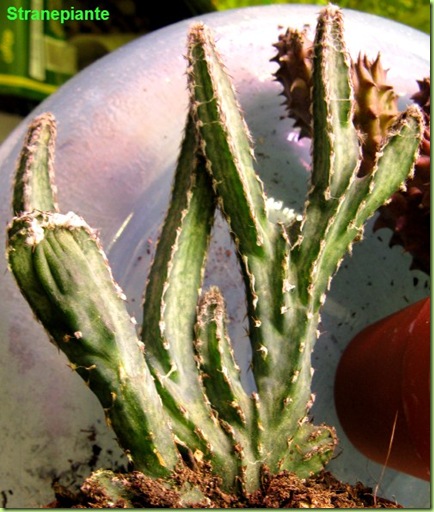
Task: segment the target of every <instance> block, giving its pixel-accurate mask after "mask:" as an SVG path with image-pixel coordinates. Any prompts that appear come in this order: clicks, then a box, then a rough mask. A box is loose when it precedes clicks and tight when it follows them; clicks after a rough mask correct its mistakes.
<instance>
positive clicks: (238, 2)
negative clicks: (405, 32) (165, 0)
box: [214, 0, 430, 34]
mask: <svg viewBox="0 0 434 512" xmlns="http://www.w3.org/2000/svg"><path fill="white" fill-rule="evenodd" d="M328 3H330V2H328V0H316V1H312V0H295V1H291V0H214V4H215V6H216V7H217V9H218V10H224V9H234V8H237V7H248V6H252V5H272V4H316V5H327V4H328ZM333 3H334V4H336V5H339V7H342V8H347V9H355V10H358V11H364V12H368V13H371V14H376V15H378V16H384V17H385V18H390V19H392V20H395V21H398V22H400V23H404V24H405V25H410V26H411V27H413V28H416V29H418V30H422V31H423V32H427V33H428V34H429V33H430V4H429V2H427V1H426V0H394V1H393V2H392V1H391V0H362V1H360V0H335V1H334V2H333Z"/></svg>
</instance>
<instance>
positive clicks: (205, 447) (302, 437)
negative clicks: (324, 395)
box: [7, 6, 423, 494]
mask: <svg viewBox="0 0 434 512" xmlns="http://www.w3.org/2000/svg"><path fill="white" fill-rule="evenodd" d="M312 55H313V60H312V69H313V71H312V84H311V85H312V88H313V89H312V99H313V106H312V119H313V124H312V126H311V133H312V144H313V146H312V156H313V161H312V174H311V184H310V187H309V191H308V195H307V200H306V205H305V211H304V214H303V216H302V220H301V221H300V218H298V217H297V218H294V219H293V220H292V221H288V222H287V223H281V222H273V221H272V220H271V219H270V217H269V215H268V212H267V207H266V199H265V195H264V191H263V185H262V183H261V181H260V179H259V178H258V176H257V174H256V172H255V169H254V166H255V159H254V155H253V149H252V141H251V137H250V135H249V132H248V129H247V127H246V125H245V122H244V119H243V117H242V114H241V112H240V109H239V106H238V104H237V101H236V97H235V94H234V91H233V88H232V85H231V82H230V80H229V78H228V76H227V75H226V73H225V70H224V67H223V65H222V63H221V61H220V58H219V56H218V54H217V51H216V48H215V46H214V43H213V40H212V36H211V34H210V32H209V30H208V29H207V28H206V27H205V26H203V25H202V24H195V25H193V26H192V27H191V30H190V32H189V35H188V56H187V58H188V68H187V76H188V87H189V94H190V107H189V112H188V116H187V122H186V128H185V133H184V139H183V142H182V147H181V152H180V157H179V160H178V165H177V168H176V172H175V177H174V183H173V189H172V197H171V202H170V206H169V208H168V212H167V216H166V219H165V222H164V225H163V228H162V232H161V236H160V240H159V243H158V246H157V249H156V254H155V259H154V262H153V264H152V267H151V269H150V272H149V275H148V279H147V284H146V291H145V295H144V306H143V324H142V329H141V338H140V337H139V336H138V335H137V331H136V326H135V325H134V322H133V321H132V319H131V318H130V316H129V314H128V312H127V308H126V305H125V296H124V294H123V292H122V291H121V289H120V288H119V286H118V285H117V284H116V283H115V282H114V280H113V278H112V275H111V271H110V268H109V265H108V261H107V258H106V257H105V255H104V252H103V250H102V248H101V245H100V243H99V241H98V238H97V235H96V233H95V231H93V230H92V229H91V228H90V227H89V226H88V225H87V224H86V222H85V221H84V220H83V219H82V218H80V217H79V216H77V215H75V214H74V213H67V214H61V213H59V211H58V207H57V204H56V200H55V186H54V183H53V176H54V170H53V158H54V138H55V122H54V119H53V118H52V116H51V115H50V114H44V115H41V116H40V117H38V118H36V119H35V120H34V121H33V123H32V124H31V126H30V128H29V135H28V138H27V140H26V142H25V145H24V149H23V151H22V154H21V157H20V161H19V164H18V168H17V173H16V180H15V187H14V198H13V209H14V215H15V217H14V218H13V220H12V222H11V224H10V225H9V227H8V247H7V257H8V260H9V265H10V268H11V270H12V272H13V274H14V276H15V278H16V281H17V283H18V285H19V287H20V289H21V291H22V293H23V295H24V296H25V297H26V299H27V300H28V302H29V304H30V306H31V307H32V309H33V311H34V313H35V314H36V316H37V318H38V319H39V320H40V321H41V322H42V324H43V325H44V327H45V329H46V330H47V331H48V334H49V336H50V338H51V339H52V341H53V343H54V344H55V345H56V346H57V347H59V348H60V349H61V350H62V351H63V352H64V353H65V354H66V356H67V357H68V359H69V361H70V366H71V368H72V369H74V370H75V371H76V372H77V373H78V374H79V375H80V376H81V377H82V378H83V379H84V380H85V382H86V384H87V385H88V386H89V387H90V389H91V390H92V391H93V392H94V393H95V394H96V395H97V397H98V399H99V400H100V402H101V404H102V406H103V408H104V412H105V414H106V418H107V422H108V424H109V425H111V426H112V427H113V429H114V431H115V433H116V435H117V438H118V440H119V443H120V445H121V446H122V447H123V449H124V450H125V452H126V453H127V455H128V457H129V459H130V460H131V462H132V464H133V465H134V468H135V469H136V470H138V471H141V472H143V473H144V474H145V475H148V476H150V477H153V478H158V477H162V478H165V479H166V480H167V481H170V476H171V474H173V472H174V471H175V470H176V468H177V467H180V466H182V465H186V466H188V467H189V468H190V469H193V470H194V469H195V468H200V467H202V466H203V465H206V466H207V467H208V468H210V471H211V472H212V473H213V474H215V475H217V476H219V478H220V479H221V482H222V488H223V489H225V490H227V491H230V492H237V493H240V494H243V493H250V492H252V491H254V490H255V489H257V488H258V487H259V486H260V483H261V477H262V474H263V472H264V471H265V470H266V471H267V472H271V473H278V472H279V471H282V470H288V471H291V472H295V473H296V474H298V475H299V476H301V477H307V476H309V475H312V474H314V473H316V472H319V471H320V470H321V469H322V468H323V467H324V465H325V464H326V463H327V461H328V460H329V459H330V458H331V456H332V454H333V450H334V448H335V445H336V442H337V440H336V436H335V433H334V430H333V428H332V427H328V426H325V425H321V426H315V425H313V424H312V422H311V421H310V419H309V417H308V414H309V409H310V407H311V405H312V403H313V399H314V397H313V396H312V394H311V380H312V367H311V353H312V350H313V346H314V343H315V341H316V340H317V338H318V335H319V334H318V333H319V331H318V324H319V321H320V309H321V306H322V304H323V303H324V301H325V294H326V292H327V290H328V288H329V286H330V281H331V279H332V276H333V275H334V273H335V272H336V270H337V269H338V267H339V264H340V262H341V261H342V258H343V257H344V255H345V254H346V252H347V251H349V250H350V249H351V245H352V243H353V241H354V240H359V239H361V237H362V233H363V226H364V223H365V221H366V220H367V219H368V218H369V217H370V216H371V215H372V214H373V213H374V212H375V211H376V210H377V209H378V208H379V207H380V206H381V205H382V204H383V203H384V202H385V201H386V200H388V198H389V197H390V196H391V195H392V194H393V193H394V192H395V191H396V190H398V189H399V187H400V186H401V185H402V183H403V182H404V181H405V180H406V178H407V177H408V176H409V175H411V173H412V172H413V167H414V163H415V161H416V158H417V154H418V147H419V143H420V141H421V138H422V133H423V117H422V114H421V113H420V111H419V109H418V107H416V106H411V107H409V108H408V109H407V111H406V112H404V113H403V114H401V115H400V116H399V117H398V118H397V120H395V122H394V124H393V125H392V126H390V127H388V131H387V134H386V136H385V137H384V138H383V140H382V141H381V145H380V147H378V151H377V152H376V153H375V154H374V155H373V160H372V166H371V168H370V171H369V172H368V173H363V174H361V173H360V172H359V171H360V166H361V163H362V157H363V154H362V146H363V140H364V134H363V133H362V132H361V131H360V128H359V127H356V126H355V124H354V115H355V112H356V110H357V106H356V101H355V98H354V91H353V86H352V80H353V79H352V71H351V62H350V59H349V56H348V54H347V50H346V48H345V44H344V40H343V21H342V14H341V12H340V11H339V9H337V8H336V7H334V6H328V7H327V8H325V9H324V10H323V11H322V12H321V13H320V15H319V19H318V25H317V30H316V36H315V41H314V43H313V49H312ZM308 86H309V87H310V84H308ZM216 208H218V209H220V210H221V212H222V213H223V215H224V217H225V219H226V221H227V223H228V225H229V228H230V231H231V233H232V237H233V240H234V242H235V245H236V248H237V253H238V258H239V263H240V266H241V270H242V274H243V276H244V281H245V293H246V297H247V310H248V320H249V333H248V334H249V338H250V342H251V346H252V361H251V368H252V372H253V376H254V379H255V385H256V388H255V390H254V392H248V391H247V390H246V389H244V388H243V386H242V384H241V380H240V371H239V369H238V366H237V363H236V361H235V359H234V356H233V352H232V349H231V342H230V340H229V337H228V332H227V329H226V313H225V303H224V298H223V297H222V295H221V293H220V291H219V290H218V289H217V288H216V287H214V286H212V287H211V288H210V289H208V290H203V291H202V289H201V286H202V279H203V274H204V264H205V260H206V255H207V251H208V245H209V240H210V236H211V230H212V223H213V219H214V213H215V209H216ZM108 474H109V473H108ZM100 475H101V478H106V479H107V473H100ZM114 492H117V491H114Z"/></svg>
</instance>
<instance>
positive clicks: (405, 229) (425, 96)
mask: <svg viewBox="0 0 434 512" xmlns="http://www.w3.org/2000/svg"><path fill="white" fill-rule="evenodd" d="M418 85H419V91H418V92H417V93H415V94H414V95H413V96H412V99H413V101H415V102H416V103H417V104H418V105H419V106H420V107H421V108H422V112H423V116H424V119H425V129H424V133H423V139H422V143H421V145H420V154H419V157H418V159H417V161H416V165H415V169H414V175H413V177H412V178H410V179H408V180H407V181H406V183H405V190H399V191H397V192H395V194H393V196H392V197H391V198H390V201H389V202H388V203H387V204H385V205H383V206H381V208H380V209H379V215H378V217H377V219H376V221H375V224H374V231H376V230H378V229H381V228H389V229H391V230H392V231H393V235H392V237H391V239H390V242H389V245H390V246H394V245H400V246H402V247H403V248H404V250H405V251H406V252H408V253H410V254H411V255H412V258H413V259H412V263H411V268H412V269H418V270H421V271H423V272H425V273H426V274H428V275H430V267H431V258H430V189H431V165H430V164H431V156H430V155H431V135H430V125H431V116H430V92H431V80H430V78H429V77H427V78H425V79H423V80H420V81H418Z"/></svg>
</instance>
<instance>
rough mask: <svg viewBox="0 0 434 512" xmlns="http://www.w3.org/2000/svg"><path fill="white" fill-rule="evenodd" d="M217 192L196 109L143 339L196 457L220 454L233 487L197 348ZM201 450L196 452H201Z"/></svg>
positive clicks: (149, 291) (150, 286) (177, 425)
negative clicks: (201, 375)
mask: <svg viewBox="0 0 434 512" xmlns="http://www.w3.org/2000/svg"><path fill="white" fill-rule="evenodd" d="M214 211H215V197H214V193H213V190H212V186H211V182H210V178H209V176H208V174H207V173H206V170H205V160H204V156H203V155H202V153H201V150H200V148H199V146H198V138H197V133H196V130H195V127H194V123H193V121H192V117H191V115H190V114H189V115H188V119H187V125H186V129H185V134H184V140H183V143H182V147H181V154H180V158H179V163H178V166H177V169H176V172H175V178H174V183H173V190H172V198H171V203H170V207H169V210H168V213H167V216H166V219H165V223H164V226H163V228H162V232H161V235H160V239H159V242H158V245H157V249H156V253H155V257H154V262H153V265H152V268H151V271H150V274H149V278H148V282H147V286H146V293H145V300H144V308H143V328H142V340H143V342H144V344H145V345H146V347H147V351H146V358H147V361H148V364H149V367H150V368H151V371H152V374H153V375H154V377H155V379H156V383H157V387H158V389H159V392H160V395H161V396H162V399H163V401H164V404H165V407H166V410H167V411H168V412H169V413H170V416H171V422H172V425H173V430H174V433H175V435H176V436H177V438H178V439H179V440H180V442H181V445H184V446H188V450H189V452H190V454H191V456H196V457H197V458H204V459H205V460H212V462H213V465H214V467H215V469H216V471H217V472H219V473H220V474H222V475H224V480H225V482H226V483H227V485H230V482H233V480H234V479H235V476H236V474H237V472H236V467H235V461H234V460H233V459H232V458H231V457H228V456H227V453H228V451H230V449H231V442H230V440H229V439H228V436H227V435H226V434H225V433H224V432H223V431H222V430H221V429H220V428H219V427H218V421H217V418H216V416H215V414H214V412H213V410H212V408H211V407H210V404H209V401H208V399H207V397H206V395H205V392H204V389H203V386H202V382H201V380H200V378H199V375H198V371H197V366H196V362H195V353H194V346H193V339H194V326H195V322H196V305H197V302H198V299H199V295H200V290H201V284H202V280H203V273H204V266H205V260H206V254H207V251H208V243H209V238H210V230H211V226H212V223H213V219H214ZM194 454H195V455H194Z"/></svg>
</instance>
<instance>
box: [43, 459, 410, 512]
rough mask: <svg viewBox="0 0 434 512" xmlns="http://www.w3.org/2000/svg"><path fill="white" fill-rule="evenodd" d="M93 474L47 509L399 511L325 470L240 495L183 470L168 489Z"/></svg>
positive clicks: (144, 480) (127, 476) (137, 476)
mask: <svg viewBox="0 0 434 512" xmlns="http://www.w3.org/2000/svg"><path fill="white" fill-rule="evenodd" d="M96 475H98V472H97V473H94V474H93V475H92V476H91V477H89V478H88V479H87V480H86V481H85V483H84V484H83V485H82V486H81V490H80V492H78V493H73V492H71V491H68V490H67V489H65V488H64V487H61V486H59V485H55V486H54V492H55V496H56V499H55V500H54V501H53V502H52V503H50V504H49V505H48V506H47V507H45V508H403V507H401V506H400V505H399V504H397V503H394V502H392V501H389V500H386V499H384V498H380V497H377V496H376V495H375V493H374V492H373V490H372V489H371V488H368V487H365V486H364V485H362V484H360V483H358V484H356V485H349V484H346V483H342V482H340V481H339V480H337V479H336V478H335V477H334V476H333V475H332V474H331V473H329V472H326V471H324V472H322V473H320V474H319V475H317V476H315V477H311V478H308V479H300V478H298V477H296V476H295V475H293V474H291V473H288V472H282V473H280V474H278V475H273V476H271V475H265V476H264V478H263V482H262V486H261V489H259V490H258V491H256V492H254V493H252V494H248V495H244V496H243V495H231V494H227V493H226V492H224V491H223V490H222V489H221V488H220V481H219V479H218V478H216V477H215V476H213V475H212V474H211V473H209V472H208V471H206V470H205V471H201V472H200V473H198V472H197V471H191V470H190V469H186V468H183V469H182V470H180V471H177V472H176V473H175V474H174V476H173V480H172V482H171V485H170V487H169V486H168V484H167V482H164V481H162V480H155V479H151V478H149V477H147V476H145V475H144V474H143V473H139V472H131V473H112V472H106V471H103V472H101V473H100V474H99V476H98V477H96ZM101 481H104V485H101ZM107 483H108V485H107ZM197 489H200V491H199V492H201V495H200V498H198V495H197V493H196V490H197Z"/></svg>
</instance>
